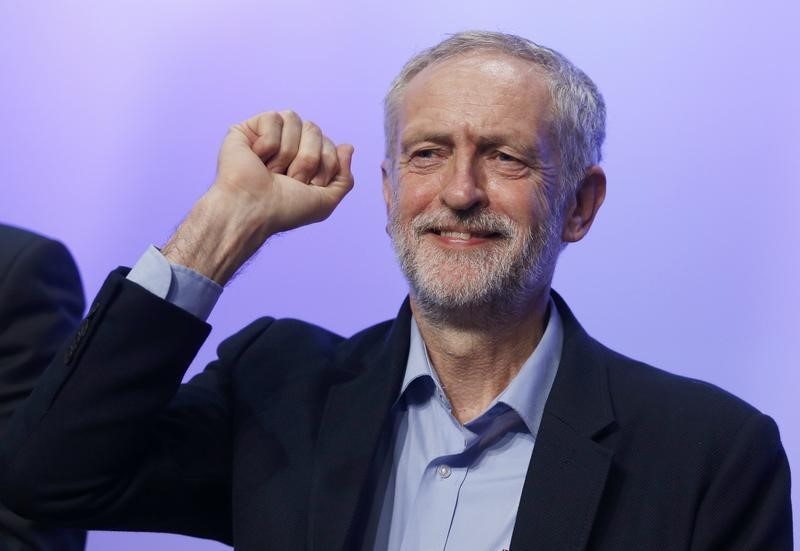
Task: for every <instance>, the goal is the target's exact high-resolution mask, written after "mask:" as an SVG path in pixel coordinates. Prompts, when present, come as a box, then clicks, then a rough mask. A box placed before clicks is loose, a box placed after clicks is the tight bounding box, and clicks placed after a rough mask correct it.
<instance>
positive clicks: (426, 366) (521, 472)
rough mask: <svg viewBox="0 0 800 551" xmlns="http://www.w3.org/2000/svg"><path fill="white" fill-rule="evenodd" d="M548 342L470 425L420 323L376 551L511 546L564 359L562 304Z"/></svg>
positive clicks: (482, 550)
mask: <svg viewBox="0 0 800 551" xmlns="http://www.w3.org/2000/svg"><path fill="white" fill-rule="evenodd" d="M549 310H550V315H549V319H548V321H547V327H546V329H545V331H544V335H543V336H542V339H541V341H540V342H539V344H538V346H537V347H536V349H535V350H534V351H533V353H532V354H531V356H530V357H529V358H528V359H527V360H526V361H525V363H524V364H523V365H522V368H521V369H520V371H519V373H518V374H517V376H516V377H515V378H514V379H513V380H512V381H511V383H510V384H509V385H508V387H506V389H505V390H504V391H503V392H502V393H500V395H499V396H498V397H497V398H495V400H494V401H493V402H492V403H491V404H490V405H489V406H488V407H487V408H486V411H485V412H484V413H482V414H481V415H479V416H478V417H476V418H475V419H474V420H472V421H470V422H469V423H467V424H466V425H461V424H460V423H459V422H458V420H456V418H455V417H454V416H453V414H452V412H451V407H450V404H449V402H448V400H447V397H446V396H445V393H444V392H443V391H442V387H441V384H440V383H439V380H438V377H437V376H436V372H435V371H434V370H433V369H432V367H431V364H430V360H429V358H428V354H427V351H426V349H425V344H424V342H423V340H422V336H421V335H420V333H419V329H418V328H417V324H416V322H415V321H414V320H413V319H412V322H411V342H410V345H409V354H408V363H407V365H406V373H405V377H404V379H403V385H402V387H401V393H400V397H399V398H398V400H397V402H396V403H395V406H394V414H395V444H394V458H393V466H392V470H391V474H390V476H389V482H388V486H387V490H386V493H385V495H384V499H383V509H382V511H381V515H380V520H379V521H378V529H377V532H376V540H375V546H374V549H376V550H384V549H390V550H392V551H395V550H398V551H434V550H435V551H440V550H441V551H470V550H475V551H500V550H501V549H508V548H509V546H510V544H511V534H512V531H513V529H514V523H515V521H516V514H517V507H518V505H519V500H520V495H521V494H522V486H523V483H524V482H525V475H526V473H527V471H528V465H529V463H530V459H531V454H532V452H533V446H534V443H535V442H536V434H537V433H538V431H539V425H540V423H541V420H542V412H543V410H544V405H545V402H546V400H547V396H548V394H549V393H550V388H551V387H552V385H553V380H554V379H555V375H556V372H557V370H558V362H559V359H560V357H561V347H562V342H563V330H562V326H561V319H560V317H559V315H558V310H557V309H556V307H555V305H554V304H552V302H551V304H550V308H549Z"/></svg>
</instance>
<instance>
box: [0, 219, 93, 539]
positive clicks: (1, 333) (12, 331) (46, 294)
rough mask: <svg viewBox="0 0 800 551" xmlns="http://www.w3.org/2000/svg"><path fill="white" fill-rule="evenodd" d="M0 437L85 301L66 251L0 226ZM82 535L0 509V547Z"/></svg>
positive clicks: (37, 238)
mask: <svg viewBox="0 0 800 551" xmlns="http://www.w3.org/2000/svg"><path fill="white" fill-rule="evenodd" d="M0 247H3V250H2V251H0V258H2V261H0V433H2V432H4V431H5V429H6V427H7V425H8V422H9V419H10V418H11V414H12V413H13V411H14V409H15V408H17V407H18V406H19V405H20V404H21V403H23V402H24V400H25V398H27V396H28V395H29V394H30V393H31V391H32V390H33V388H34V386H35V385H36V382H37V380H38V379H39V377H40V376H41V374H42V372H43V371H44V369H45V368H46V367H47V364H49V363H50V360H52V358H53V356H54V355H55V353H56V351H57V350H58V348H59V347H60V346H61V344H62V342H64V340H65V339H66V338H67V337H68V336H69V334H70V333H71V332H72V331H73V330H74V329H75V327H76V326H77V325H78V322H79V321H80V319H81V316H82V315H83V309H84V299H83V289H82V285H81V280H80V275H79V274H78V269H77V267H76V266H75V262H74V260H73V259H72V256H71V255H70V254H69V251H67V249H66V247H64V245H62V244H61V243H59V242H57V241H53V240H51V239H47V238H45V237H41V236H38V235H35V234H33V233H30V232H27V231H24V230H20V229H17V228H10V227H8V226H0ZM85 540H86V534H85V532H83V531H79V530H69V529H63V528H58V527H54V526H48V525H43V524H39V523H36V522H33V521H31V520H29V519H25V518H22V517H19V516H18V515H15V514H14V513H12V512H11V511H9V510H8V509H6V508H5V506H1V505H0V548H2V549H23V548H24V549H62V550H65V551H76V550H79V549H83V548H84V543H85Z"/></svg>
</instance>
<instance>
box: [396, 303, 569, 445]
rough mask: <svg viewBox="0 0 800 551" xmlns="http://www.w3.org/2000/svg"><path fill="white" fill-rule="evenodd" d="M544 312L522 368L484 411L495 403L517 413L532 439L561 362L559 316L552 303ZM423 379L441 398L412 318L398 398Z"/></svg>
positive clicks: (436, 379) (562, 333)
mask: <svg viewBox="0 0 800 551" xmlns="http://www.w3.org/2000/svg"><path fill="white" fill-rule="evenodd" d="M548 310H549V312H550V313H549V316H548V319H547V326H546V327H545V330H544V334H543V335H542V338H541V340H540V341H539V344H538V345H537V346H536V348H535V349H534V350H533V352H532V353H531V355H530V356H528V359H527V360H525V362H524V363H523V364H522V368H521V369H520V370H519V373H517V375H516V377H514V379H512V381H511V383H509V385H508V386H507V387H506V388H505V389H504V390H503V392H501V393H500V395H498V396H497V398H496V399H495V400H494V401H493V402H492V403H491V404H490V405H489V407H488V408H487V409H486V411H490V410H491V409H492V408H493V407H494V406H495V404H497V403H502V404H505V405H507V406H508V407H510V408H511V409H513V410H514V411H516V412H517V414H518V415H519V416H520V418H521V419H522V421H523V422H524V423H525V425H526V426H527V428H528V430H529V431H530V432H531V434H533V435H536V434H537V433H538V432H539V424H540V423H541V420H542V413H543V412H544V405H545V402H546V401H547V396H548V394H549V393H550V388H551V387H552V386H553V380H554V379H555V377H556V372H557V371H558V363H559V360H560V358H561V348H562V345H563V341H564V329H563V326H562V323H561V316H560V315H559V313H558V308H556V305H555V303H553V301H552V299H551V300H550V305H549V308H548ZM423 377H428V378H429V379H430V380H433V382H434V384H435V385H436V390H437V393H439V394H440V395H442V396H443V395H444V393H443V391H442V386H441V384H440V383H439V378H438V377H437V376H436V372H435V371H434V370H433V368H432V367H431V363H430V361H429V359H428V352H427V350H426V348H425V342H424V341H423V340H422V335H421V334H420V332H419V327H418V326H417V322H416V320H415V319H414V317H413V316H412V317H411V334H410V341H409V348H408V362H407V364H406V372H405V375H404V376H403V384H402V386H401V387H400V395H399V396H402V395H403V394H404V393H405V392H406V389H407V388H408V386H409V385H410V384H411V383H412V382H413V381H414V380H416V379H419V378H423ZM399 396H398V399H399ZM480 417H481V416H479V417H478V419H480Z"/></svg>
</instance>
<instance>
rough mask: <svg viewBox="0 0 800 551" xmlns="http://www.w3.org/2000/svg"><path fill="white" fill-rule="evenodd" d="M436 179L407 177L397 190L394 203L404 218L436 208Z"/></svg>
mask: <svg viewBox="0 0 800 551" xmlns="http://www.w3.org/2000/svg"><path fill="white" fill-rule="evenodd" d="M438 189H439V187H438V184H437V182H436V178H430V177H429V178H419V177H417V176H411V175H407V176H406V177H405V178H402V179H401V181H400V185H399V187H398V189H397V190H395V195H394V203H395V205H396V207H397V209H398V213H399V214H400V216H402V217H412V216H415V215H417V214H419V213H421V212H423V211H425V210H427V209H429V208H435V207H436V202H437V197H438Z"/></svg>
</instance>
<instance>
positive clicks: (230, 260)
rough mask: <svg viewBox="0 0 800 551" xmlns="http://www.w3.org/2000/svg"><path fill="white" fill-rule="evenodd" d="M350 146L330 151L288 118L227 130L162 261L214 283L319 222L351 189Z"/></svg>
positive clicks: (270, 116)
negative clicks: (269, 243) (204, 186)
mask: <svg viewBox="0 0 800 551" xmlns="http://www.w3.org/2000/svg"><path fill="white" fill-rule="evenodd" d="M352 156H353V147H352V146H351V145H346V144H345V145H340V146H338V147H337V146H335V145H334V143H333V142H332V141H331V140H330V139H329V138H327V137H326V136H325V135H323V134H322V132H321V131H320V129H319V127H318V126H317V125H316V124H314V123H312V122H309V121H305V122H304V121H303V120H302V119H301V118H300V117H299V116H297V114H296V113H294V112H293V111H282V112H280V113H277V112H267V113H262V114H260V115H256V116H255V117H252V118H250V119H248V120H246V121H244V122H243V123H241V124H237V125H234V126H232V127H231V129H230V131H229V132H228V135H227V136H226V137H225V141H224V142H223V144H222V147H221V149H220V152H219V162H218V167H217V177H216V180H215V181H214V185H212V186H211V188H210V189H209V190H208V192H207V193H206V194H205V195H204V196H203V197H202V198H201V199H200V200H199V201H198V202H197V204H196V205H195V206H194V208H193V209H192V211H191V212H190V213H189V216H187V218H186V220H184V222H183V223H182V224H181V226H180V227H179V228H178V231H177V232H176V233H175V235H173V236H172V238H171V239H170V241H169V242H168V243H167V245H165V247H164V249H163V253H164V255H165V256H167V258H169V259H170V260H171V261H172V262H176V263H178V264H183V265H184V266H188V267H189V268H192V269H194V270H196V271H198V272H200V273H202V274H204V275H206V276H207V277H210V278H211V279H213V280H215V281H217V282H218V283H221V284H224V283H226V282H227V281H228V280H229V279H230V277H231V276H233V274H234V273H235V272H236V270H238V269H239V267H240V266H241V265H242V264H243V263H244V262H245V261H246V260H247V259H248V258H249V257H250V256H251V255H252V254H253V253H254V252H255V251H256V250H258V248H259V247H261V245H262V244H263V243H264V241H265V240H266V239H267V238H268V237H270V236H271V235H274V234H276V233H278V232H282V231H286V230H290V229H293V228H297V227H300V226H304V225H306V224H311V223H313V222H319V221H321V220H324V219H325V218H327V217H328V216H330V214H331V213H332V212H333V210H334V209H335V208H336V206H337V205H338V204H339V202H340V201H341V200H342V198H343V197H344V196H345V195H346V194H347V192H348V191H350V190H351V189H352V188H353V176H352V174H351V172H350V161H351V159H352Z"/></svg>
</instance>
